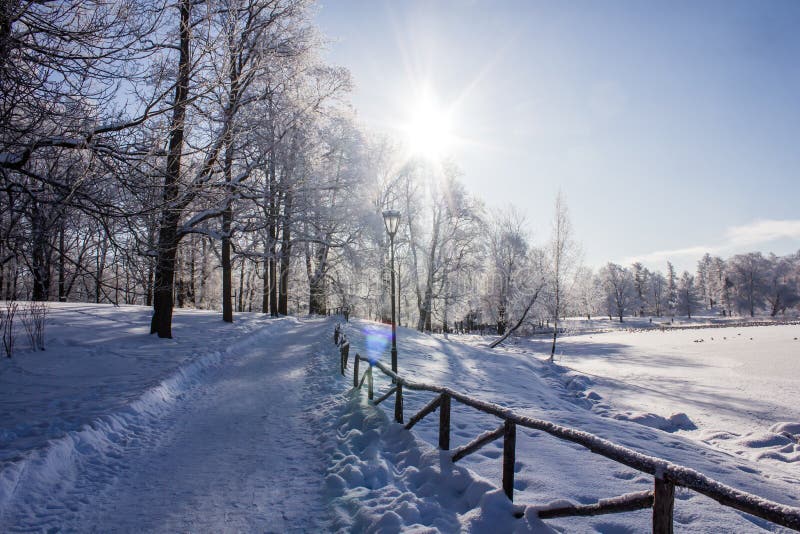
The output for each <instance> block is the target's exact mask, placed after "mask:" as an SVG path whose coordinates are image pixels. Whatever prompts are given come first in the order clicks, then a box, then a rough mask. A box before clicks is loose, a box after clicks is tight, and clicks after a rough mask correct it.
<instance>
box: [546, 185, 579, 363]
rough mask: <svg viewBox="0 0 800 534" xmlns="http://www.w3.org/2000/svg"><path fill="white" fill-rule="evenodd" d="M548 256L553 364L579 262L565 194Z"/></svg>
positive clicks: (558, 204) (559, 197) (557, 207)
mask: <svg viewBox="0 0 800 534" xmlns="http://www.w3.org/2000/svg"><path fill="white" fill-rule="evenodd" d="M547 253H548V260H549V270H550V272H549V279H550V284H549V285H550V312H551V317H552V318H553V345H552V347H551V349H550V361H551V362H552V361H553V358H554V357H555V353H556V338H557V337H558V319H559V317H560V316H561V315H562V314H563V313H564V310H565V309H566V304H567V302H566V300H567V299H566V297H567V295H568V291H569V284H570V283H571V282H572V277H573V274H574V270H575V268H576V266H577V262H578V258H577V255H578V251H577V245H576V244H575V241H574V240H573V238H572V224H571V223H570V220H569V212H568V209H567V203H566V201H565V200H564V196H563V195H562V194H561V192H559V193H558V195H556V202H555V215H554V217H553V225H552V229H551V234H550V243H549V245H548V250H547Z"/></svg>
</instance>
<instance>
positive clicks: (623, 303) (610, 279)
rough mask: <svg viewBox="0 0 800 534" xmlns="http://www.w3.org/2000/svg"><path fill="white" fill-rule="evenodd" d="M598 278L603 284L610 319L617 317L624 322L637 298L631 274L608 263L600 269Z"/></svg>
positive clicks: (614, 264)
mask: <svg viewBox="0 0 800 534" xmlns="http://www.w3.org/2000/svg"><path fill="white" fill-rule="evenodd" d="M598 277H599V278H600V280H601V281H602V283H603V289H604V292H605V308H606V313H607V314H608V317H609V319H610V318H611V316H612V315H615V316H617V317H619V322H623V321H624V317H625V315H626V314H627V313H628V312H629V311H630V309H631V305H632V304H633V303H634V302H635V298H636V290H635V289H634V287H633V276H632V275H631V272H630V271H629V270H628V269H626V268H624V267H622V266H621V265H617V264H616V263H608V264H606V265H605V266H604V267H603V268H602V269H600V272H599V273H598Z"/></svg>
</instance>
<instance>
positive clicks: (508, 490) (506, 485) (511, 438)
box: [503, 420, 517, 502]
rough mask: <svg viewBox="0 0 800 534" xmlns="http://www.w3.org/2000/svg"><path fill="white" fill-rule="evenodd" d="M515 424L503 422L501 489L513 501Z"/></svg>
mask: <svg viewBox="0 0 800 534" xmlns="http://www.w3.org/2000/svg"><path fill="white" fill-rule="evenodd" d="M516 445H517V425H516V423H512V422H511V421H508V420H507V421H506V422H505V428H504V429H503V491H504V492H505V494H506V495H507V496H508V498H509V500H510V501H512V502H513V501H514V464H515V463H516V455H517V452H516Z"/></svg>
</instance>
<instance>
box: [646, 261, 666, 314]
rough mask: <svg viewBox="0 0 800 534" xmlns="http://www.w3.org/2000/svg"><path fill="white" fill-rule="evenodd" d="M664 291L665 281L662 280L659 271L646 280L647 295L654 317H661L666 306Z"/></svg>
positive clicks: (664, 279) (662, 276)
mask: <svg viewBox="0 0 800 534" xmlns="http://www.w3.org/2000/svg"><path fill="white" fill-rule="evenodd" d="M666 289H667V279H666V278H664V275H663V274H661V272H660V271H656V272H654V273H651V274H650V277H649V278H648V293H649V295H650V303H651V304H652V306H653V313H654V314H655V316H656V317H661V314H662V313H663V311H664V307H665V306H666V294H667V291H666Z"/></svg>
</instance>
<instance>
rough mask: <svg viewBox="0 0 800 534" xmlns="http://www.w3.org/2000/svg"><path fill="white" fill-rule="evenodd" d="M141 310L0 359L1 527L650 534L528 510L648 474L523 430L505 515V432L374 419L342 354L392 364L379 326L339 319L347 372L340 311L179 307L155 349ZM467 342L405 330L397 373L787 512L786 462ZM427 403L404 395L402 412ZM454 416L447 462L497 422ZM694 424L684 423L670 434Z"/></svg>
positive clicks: (792, 498)
mask: <svg viewBox="0 0 800 534" xmlns="http://www.w3.org/2000/svg"><path fill="white" fill-rule="evenodd" d="M149 314H150V310H149V309H146V308H143V307H112V306H102V305H77V304H52V305H51V311H50V314H49V316H48V330H47V350H46V351H43V352H42V351H39V352H34V351H31V350H27V349H26V348H25V346H24V343H21V346H20V350H19V352H18V353H17V354H16V355H15V358H14V359H12V360H3V361H2V362H0V382H2V387H0V437H1V439H2V440H3V441H2V447H0V451H2V452H0V454H2V457H0V530H2V531H4V532H17V531H31V530H32V531H48V530H56V529H61V530H66V531H74V530H77V531H102V532H105V531H150V532H175V531H193V532H198V531H199V532H206V531H213V532H234V531H237V532H238V531H280V532H286V531H289V532H291V531H340V532H353V531H358V532H393V531H404V532H405V531H410V532H436V531H439V532H457V531H466V532H498V531H500V532H550V531H552V530H551V529H553V528H555V529H557V530H559V531H568V532H593V531H602V532H608V531H619V532H630V531H642V530H649V529H650V520H651V519H650V517H651V515H650V514H651V512H650V511H649V510H642V511H637V512H629V513H624V514H615V515H608V516H601V517H579V518H560V519H549V520H547V521H544V522H543V521H541V520H539V519H538V517H537V515H536V511H537V510H538V509H542V508H546V507H557V506H563V505H568V504H570V503H571V504H592V503H595V502H597V501H598V500H602V499H613V498H615V497H618V496H621V495H626V494H631V493H637V492H642V491H647V490H652V487H653V478H652V476H651V475H646V474H643V473H641V472H638V471H636V470H633V469H630V468H627V467H624V466H622V465H620V464H617V463H615V462H612V461H610V460H608V459H605V458H603V457H601V456H598V455H595V454H592V453H591V452H589V451H588V450H586V449H585V448H583V447H581V446H579V445H577V444H575V443H571V442H568V441H563V440H559V439H556V438H554V437H552V436H549V435H548V434H546V433H544V432H540V431H534V430H530V429H526V428H522V427H518V429H517V464H516V469H515V471H516V474H515V498H514V503H512V502H510V501H509V500H508V499H507V498H506V496H505V495H504V494H503V492H502V490H500V489H499V488H500V477H501V475H500V470H501V464H502V440H497V441H495V442H492V443H490V444H488V445H487V446H485V447H483V448H482V449H480V450H479V451H477V452H475V453H473V454H470V455H468V456H466V457H465V458H463V459H462V460H460V461H459V462H458V463H457V464H453V463H452V461H451V460H450V455H451V454H452V451H450V452H446V451H439V450H438V449H437V448H436V443H438V414H437V413H436V412H434V413H432V414H431V415H429V416H427V417H426V418H425V419H423V420H422V421H420V422H419V423H418V424H417V425H416V426H415V427H414V429H413V431H411V432H409V431H406V430H405V429H404V428H403V426H402V425H399V424H397V423H394V422H393V421H392V419H393V417H392V415H393V410H394V406H393V404H394V403H393V399H391V398H390V399H388V400H387V401H386V402H385V403H383V404H382V405H381V406H378V407H375V406H373V405H371V404H370V403H369V402H368V401H367V400H366V391H364V390H363V389H362V390H360V391H358V390H353V389H352V387H351V386H352V374H351V373H352V369H353V366H352V357H353V356H354V355H355V353H356V352H359V353H361V355H362V356H364V357H367V358H369V359H371V360H373V361H374V362H381V363H382V364H386V363H387V362H388V360H389V355H388V339H389V328H388V327H387V326H385V325H377V324H375V323H370V322H367V321H357V320H354V321H353V322H352V323H350V324H347V325H346V326H345V327H344V334H346V335H347V337H348V340H349V342H350V343H351V344H352V346H351V349H350V357H351V362H350V365H349V367H348V369H347V376H345V377H342V376H341V375H340V374H339V352H338V348H337V347H335V346H334V345H333V343H332V342H331V334H332V332H333V327H334V324H335V323H334V321H333V320H332V319H295V318H282V319H266V318H264V316H262V315H260V314H239V315H237V317H236V323H234V324H233V325H230V324H225V323H223V322H222V321H220V319H219V315H218V314H216V313H210V312H199V311H186V310H176V315H175V327H174V329H173V332H174V334H175V339H173V340H160V339H157V338H155V337H153V336H149V335H148V334H147V326H148V318H149ZM763 330H765V331H766V329H763ZM679 333H680V332H667V333H658V334H655V335H662V336H666V335H673V334H679ZM707 333H708V331H702V335H704V336H705V335H707ZM604 335H605V334H604ZM608 335H618V336H630V335H632V334H630V333H624V332H617V333H610V334H608ZM694 335H697V332H695V334H694ZM579 337H581V336H574V337H573V338H565V339H564V342H563V343H566V342H567V339H569V340H571V341H572V342H576V343H577V342H578V341H579V340H578V338H579ZM583 337H584V342H587V343H588V342H589V337H588V336H583ZM592 337H593V338H596V337H597V336H592ZM459 339H460V340H461V341H467V342H468V343H469V344H465V343H461V342H458V341H446V340H444V339H442V338H441V337H436V336H430V335H423V334H419V333H417V332H414V331H411V330H408V329H404V328H401V329H399V330H398V340H399V354H400V358H399V361H400V374H401V375H402V376H403V377H406V378H408V379H410V380H415V381H419V382H428V383H434V384H438V385H441V386H445V387H448V388H452V389H453V390H454V391H459V392H462V393H467V394H470V395H473V396H476V397H477V398H479V399H481V400H482V401H483V402H492V403H495V404H497V405H499V406H501V407H502V408H503V409H504V410H507V411H508V412H509V413H510V412H511V411H513V412H514V413H518V414H520V416H522V417H525V418H538V419H544V420H547V421H552V422H554V423H557V424H559V425H563V426H568V427H572V428H575V429H577V431H576V432H575V435H576V436H578V435H581V436H582V435H584V434H581V431H583V432H591V433H593V434H596V435H597V436H599V438H593V439H594V440H595V441H596V444H597V445H598V446H606V445H608V446H611V445H610V443H609V442H613V443H615V444H618V445H622V446H625V447H629V448H631V449H633V450H634V451H638V452H639V453H641V454H644V455H649V456H656V457H659V458H663V459H665V460H667V461H671V462H675V463H677V464H681V465H685V466H686V468H685V469H683V468H681V469H680V472H681V474H682V475H685V476H690V477H697V476H698V475H697V473H696V472H699V473H703V474H705V475H707V476H709V477H712V478H714V479H716V480H718V481H719V482H720V483H723V484H727V485H729V486H732V487H734V488H737V489H739V490H742V491H748V492H752V493H755V494H757V495H760V496H762V497H763V498H767V499H771V500H773V501H776V502H779V503H784V504H785V505H788V506H797V505H798V491H797V488H798V482H799V480H798V476H797V475H796V474H795V473H794V472H792V471H790V470H784V471H783V472H780V473H779V472H778V471H776V470H773V469H772V468H771V467H770V466H772V465H775V462H772V461H770V460H766V459H757V458H754V457H751V456H749V455H747V454H730V453H726V452H725V451H721V450H719V449H715V448H713V447H711V446H709V445H708V444H707V443H705V442H703V441H699V440H698V438H697V434H698V433H701V432H703V431H704V429H703V426H702V425H703V424H705V420H703V418H702V417H699V416H697V415H696V414H695V413H693V412H692V411H691V410H689V409H686V410H684V409H683V408H681V409H680V411H678V410H677V408H676V409H675V410H674V411H673V410H672V409H671V408H672V406H670V410H668V411H664V410H661V409H651V408H648V407H637V409H627V408H626V406H625V405H624V404H623V403H622V401H623V400H624V395H623V396H621V401H620V405H619V406H616V405H615V404H614V402H616V400H617V399H616V398H610V397H611V395H610V393H609V390H608V389H607V388H608V387H609V386H608V384H609V383H610V382H605V381H599V379H597V378H596V377H594V376H587V375H585V374H581V373H579V372H577V371H572V370H569V369H565V368H563V367H559V366H552V365H550V364H547V363H544V362H542V361H540V359H538V358H541V355H538V357H537V356H536V355H535V354H533V353H532V350H533V348H534V347H535V344H536V342H532V344H527V345H519V346H511V347H509V348H502V349H496V350H494V351H490V350H487V349H485V348H484V347H483V346H482V345H484V344H485V342H486V340H483V339H480V338H477V337H475V338H471V337H468V336H464V337H460V338H459ZM592 342H594V341H593V340H592ZM620 343H621V340H620ZM470 344H471V346H470ZM697 345H700V344H693V346H697ZM562 346H565V345H562ZM576 346H577V345H576ZM703 346H704V347H705V346H706V345H705V344H703ZM595 348H596V347H595ZM607 349H608V351H609V352H605V353H603V354H606V356H608V357H612V356H613V353H612V352H611V349H610V348H608V347H607ZM587 350H588V349H587ZM643 350H644V349H643ZM665 350H666V349H665ZM565 354H568V352H566V351H565ZM568 359H572V357H571V356H570V357H564V356H562V358H561V360H562V362H563V361H564V360H568ZM569 363H574V362H572V361H570V362H569ZM365 365H366V364H365V363H364V362H362V366H365ZM575 368H576V369H577V366H576V367H575ZM362 369H363V367H362ZM374 376H375V388H376V389H375V393H376V397H378V396H380V394H381V393H383V392H384V391H386V390H388V389H389V388H390V387H391V384H390V382H389V380H388V379H387V378H386V377H385V376H384V375H383V373H381V372H379V371H378V370H377V369H376V370H375V373H374ZM609 380H610V379H609ZM433 396H434V394H433V393H429V392H417V391H413V390H411V389H410V388H404V404H405V419H406V421H408V420H409V419H410V418H411V417H412V416H413V415H414V414H415V413H416V412H417V411H418V410H419V409H421V408H422V407H423V406H425V405H426V404H428V403H429V402H430V401H431V400H432V399H433ZM654 404H657V403H654ZM451 409H452V411H451V421H452V428H451V449H452V450H455V449H457V448H458V447H460V446H463V445H465V444H466V443H468V442H470V441H471V440H472V439H474V438H475V437H476V436H478V435H480V434H481V433H483V432H486V431H488V430H493V429H495V428H497V426H498V425H499V424H500V420H499V419H497V418H495V417H492V416H489V415H486V414H483V413H481V412H478V411H477V410H474V409H472V408H469V407H466V406H464V405H462V404H460V403H458V402H455V401H454V402H453V403H452V408H451ZM659 414H661V415H659ZM615 416H616V417H615ZM797 420H798V419H797V418H794V417H788V416H787V417H780V418H778V419H775V420H774V421H770V422H769V423H768V424H766V425H765V426H763V428H760V430H759V431H758V432H755V431H753V432H751V434H750V435H744V434H739V433H737V432H735V431H734V430H730V429H727V428H725V427H722V426H720V427H719V428H720V429H721V430H719V432H718V436H717V438H716V439H721V440H722V439H724V440H726V441H728V442H730V443H733V441H734V440H735V439H739V440H740V441H742V440H746V441H748V443H747V444H744V443H739V444H736V445H735V446H736V447H740V448H741V449H743V450H755V449H756V448H757V449H759V450H762V451H774V450H777V449H776V448H781V447H782V448H787V447H793V446H795V445H796V443H797V440H796V437H797V433H798V428H799V427H800V425H798V424H797V423H795V422H794V421H797ZM648 422H649V423H652V424H651V426H647V423H648ZM642 423H645V424H642ZM692 423H696V424H697V425H698V427H699V428H698V430H691V431H686V430H680V429H681V428H688V427H689V426H691V424H692ZM655 427H666V428H667V430H670V431H671V432H665V431H662V430H659V429H658V428H655ZM723 435H724V436H731V437H727V438H726V437H723ZM606 440H608V441H606ZM781 454H786V453H781ZM663 465H664V466H665V468H667V469H676V468H675V467H674V466H667V464H666V463H664V464H663ZM788 465H792V466H794V465H797V464H788ZM693 470H696V472H695V471H693ZM675 521H676V528H677V529H686V530H691V531H693V532H717V531H719V529H720V527H721V526H723V525H724V527H725V528H726V529H729V530H733V531H752V530H757V529H761V528H764V529H767V530H771V531H781V529H780V528H779V527H775V526H774V525H770V524H768V523H766V522H764V521H761V520H758V519H754V518H752V517H750V516H747V515H745V514H742V513H740V512H737V511H734V510H732V509H730V508H726V507H724V506H722V505H719V504H718V503H715V502H713V501H710V500H709V499H708V498H706V497H703V496H702V495H699V494H697V493H694V492H690V491H687V490H682V489H680V488H679V489H678V490H677V492H676V505H675Z"/></svg>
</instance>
